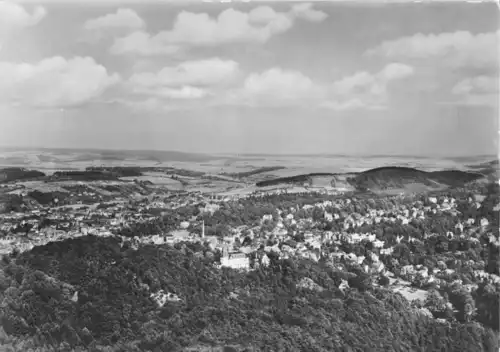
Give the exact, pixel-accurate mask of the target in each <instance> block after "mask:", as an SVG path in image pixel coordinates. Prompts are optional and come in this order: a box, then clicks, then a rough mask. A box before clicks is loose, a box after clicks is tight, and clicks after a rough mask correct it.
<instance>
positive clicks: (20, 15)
mask: <svg viewBox="0 0 500 352" xmlns="http://www.w3.org/2000/svg"><path fill="white" fill-rule="evenodd" d="M46 15H47V10H45V8H44V7H42V6H39V5H38V6H35V7H34V8H33V11H32V13H30V12H28V11H26V9H25V8H24V7H23V6H22V5H20V4H16V3H13V2H9V1H0V49H1V44H2V41H3V40H5V39H6V38H7V36H8V35H11V34H12V32H14V31H16V30H20V29H23V28H26V27H32V26H35V25H37V24H38V23H39V22H40V21H41V20H42V19H43V18H44V17H45V16H46Z"/></svg>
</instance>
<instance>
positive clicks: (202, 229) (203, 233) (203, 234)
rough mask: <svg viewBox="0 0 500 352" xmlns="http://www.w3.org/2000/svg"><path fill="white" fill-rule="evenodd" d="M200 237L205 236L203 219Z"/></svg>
mask: <svg viewBox="0 0 500 352" xmlns="http://www.w3.org/2000/svg"><path fill="white" fill-rule="evenodd" d="M201 238H205V220H202V222H201Z"/></svg>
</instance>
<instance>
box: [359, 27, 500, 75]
mask: <svg viewBox="0 0 500 352" xmlns="http://www.w3.org/2000/svg"><path fill="white" fill-rule="evenodd" d="M499 33H500V32H489V33H479V34H472V33H470V32H467V31H457V32H452V33H441V34H428V35H425V34H422V33H418V34H415V35H413V36H409V37H402V38H399V39H395V40H390V41H386V42H383V43H382V44H380V45H379V46H378V47H375V48H373V49H370V50H368V51H367V52H366V55H369V56H370V55H380V56H385V57H388V58H391V59H404V58H407V59H416V60H419V59H420V60H428V59H432V58H436V59H440V60H441V61H442V62H443V64H445V65H452V66H453V67H455V68H465V67H472V68H491V67H494V68H496V67H497V66H498V58H499V50H498V48H499V45H498V44H499Z"/></svg>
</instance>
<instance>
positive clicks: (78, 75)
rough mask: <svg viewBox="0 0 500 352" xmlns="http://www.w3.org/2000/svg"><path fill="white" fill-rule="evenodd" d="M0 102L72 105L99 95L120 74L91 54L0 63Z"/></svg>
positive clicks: (116, 79) (50, 105)
mask: <svg viewBox="0 0 500 352" xmlns="http://www.w3.org/2000/svg"><path fill="white" fill-rule="evenodd" d="M0 77H2V79H1V80H0V102H4V103H7V104H9V103H10V104H16V105H26V106H34V107H62V106H74V105H79V104H82V103H85V102H88V101H90V100H92V99H94V98H97V97H99V96H100V95H101V94H102V93H103V92H104V91H105V90H106V89H107V88H109V87H110V86H112V85H114V84H116V83H117V82H118V81H119V80H120V77H119V76H118V75H117V74H112V75H110V74H109V73H108V72H107V70H106V68H105V67H103V66H101V65H99V64H97V63H96V62H95V61H94V59H93V58H90V57H75V58H73V59H70V60H67V59H65V58H63V57H59V56H57V57H52V58H48V59H44V60H42V61H40V62H38V63H36V64H28V63H20V64H19V63H10V62H0Z"/></svg>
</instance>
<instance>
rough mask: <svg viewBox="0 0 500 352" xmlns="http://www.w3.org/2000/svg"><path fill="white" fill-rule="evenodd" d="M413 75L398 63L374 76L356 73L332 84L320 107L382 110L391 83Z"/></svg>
mask: <svg viewBox="0 0 500 352" xmlns="http://www.w3.org/2000/svg"><path fill="white" fill-rule="evenodd" d="M413 74H414V69H413V67H411V66H408V65H404V64H400V63H391V64H388V65H386V66H385V67H384V68H383V69H382V70H380V71H379V72H378V73H375V74H372V73H369V72H366V71H360V72H356V73H354V74H352V75H350V76H347V77H344V78H342V79H340V80H337V81H335V82H333V84H332V85H331V87H330V89H329V97H330V99H328V100H327V101H326V102H324V103H323V104H322V107H325V108H331V109H335V110H347V109H353V108H361V107H364V108H376V109H380V108H383V107H384V106H385V105H386V104H387V100H388V88H389V86H390V84H391V82H393V81H395V80H400V79H403V78H406V77H410V76H412V75H413Z"/></svg>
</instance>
